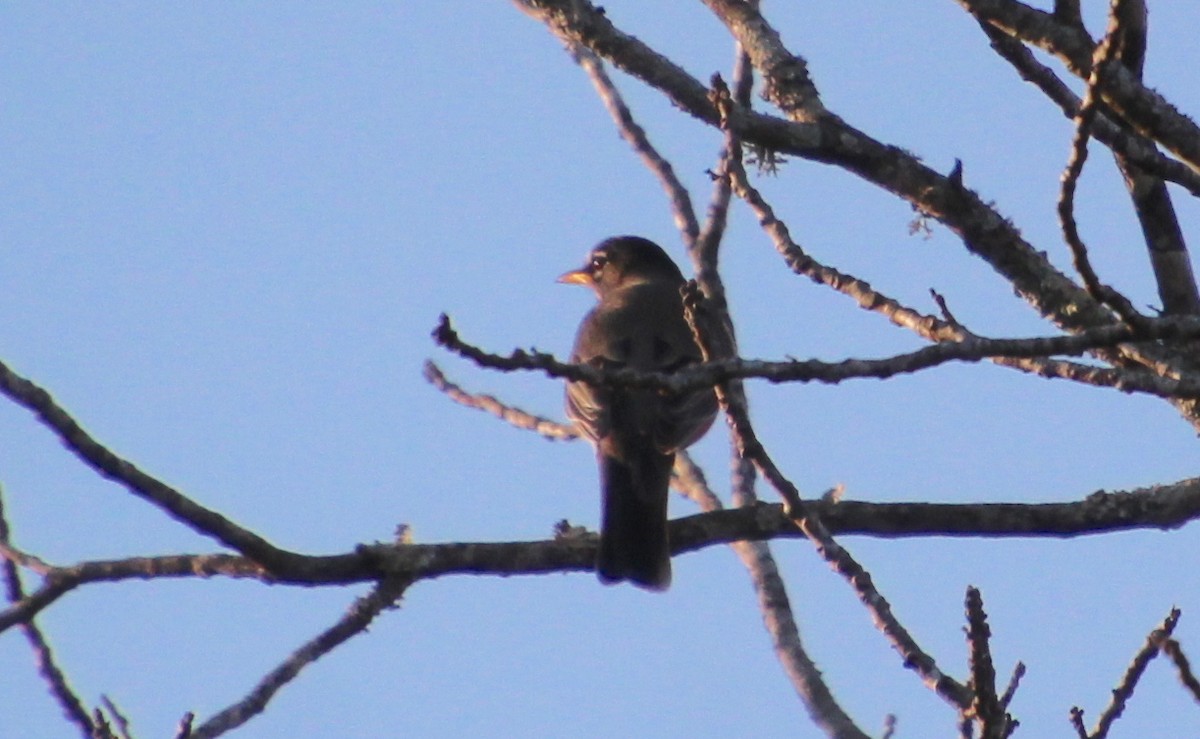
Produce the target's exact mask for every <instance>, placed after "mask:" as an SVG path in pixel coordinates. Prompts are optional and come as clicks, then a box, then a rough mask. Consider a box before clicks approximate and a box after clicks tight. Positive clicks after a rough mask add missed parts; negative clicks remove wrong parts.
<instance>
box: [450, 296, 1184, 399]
mask: <svg viewBox="0 0 1200 739" xmlns="http://www.w3.org/2000/svg"><path fill="white" fill-rule="evenodd" d="M433 338H434V340H435V341H436V342H437V343H438V344H439V345H441V346H442V347H445V348H446V349H448V350H450V351H453V352H455V353H456V354H460V355H462V356H464V357H467V358H468V359H471V360H472V361H474V362H475V363H477V364H479V365H480V366H482V367H488V368H490V369H496V370H501V371H505V372H511V371H520V370H536V371H541V372H544V373H546V374H547V375H548V376H550V377H557V378H565V379H568V380H574V381H585V382H591V383H595V384H600V385H603V384H619V385H633V386H637V387H654V388H662V389H665V390H670V391H672V392H684V391H687V390H694V389H696V388H700V387H711V386H713V385H716V384H718V383H722V382H728V381H729V380H734V379H747V378H752V377H755V378H760V379H765V380H769V381H770V382H776V383H777V382H824V383H830V384H835V383H839V382H842V381H844V380H849V379H855V378H876V379H887V378H889V377H894V376H895V375H899V374H908V373H913V372H918V371H920V370H924V369H929V368H931V367H936V366H938V365H941V364H946V363H947V362H977V361H980V360H983V359H999V358H1018V359H1019V358H1031V357H1047V356H1053V355H1067V356H1075V355H1081V354H1084V353H1086V352H1088V351H1090V350H1093V349H1100V348H1105V347H1114V346H1117V345H1119V344H1128V343H1139V342H1145V341H1150V340H1173V339H1178V340H1183V339H1193V338H1200V318H1195V317H1170V318H1157V319H1147V320H1146V321H1145V322H1144V325H1139V328H1138V329H1134V328H1131V327H1129V326H1125V325H1110V326H1102V327H1100V328H1094V329H1088V330H1085V331H1081V332H1079V333H1078V334H1072V335H1069V336H1051V337H1031V338H1015V339H986V338H980V337H975V336H971V337H968V338H965V339H963V340H962V341H956V342H939V343H936V344H933V345H930V346H926V347H922V348H921V349H918V350H916V351H913V352H908V353H906V354H898V355H895V356H892V357H887V358H885V359H846V360H843V361H841V362H823V361H820V360H817V359H806V360H791V361H784V362H770V361H764V360H757V359H728V360H720V361H715V362H705V363H703V364H699V365H695V366H692V367H688V368H685V369H681V370H678V371H676V372H673V373H669V374H667V373H648V372H636V371H634V370H628V369H620V370H608V369H602V368H599V367H593V366H589V365H581V364H568V363H566V362H561V361H559V360H557V359H555V358H554V356H553V355H550V354H545V353H542V352H537V351H530V352H527V351H525V350H523V349H517V350H515V351H513V352H511V353H510V354H509V355H508V356H501V355H498V354H491V353H489V352H486V351H484V350H482V349H479V348H478V347H475V346H473V345H471V344H468V343H466V342H464V341H463V340H462V339H461V338H460V337H459V336H458V333H457V332H456V331H455V330H454V328H453V327H452V326H451V325H450V319H449V318H448V317H447V316H446V315H445V314H443V315H442V316H441V318H440V319H439V321H438V325H437V328H435V329H434V331H433ZM1054 376H1055V377H1065V375H1054ZM1169 382H1171V386H1172V387H1173V389H1174V392H1173V393H1171V397H1189V398H1190V397H1200V381H1198V380H1196V379H1192V378H1190V377H1181V378H1177V379H1173V380H1171V381H1169ZM1117 386H1118V387H1119V388H1120V389H1122V390H1129V391H1143V392H1148V390H1146V389H1145V388H1143V387H1137V386H1136V383H1133V382H1131V383H1128V384H1118V385H1117Z"/></svg>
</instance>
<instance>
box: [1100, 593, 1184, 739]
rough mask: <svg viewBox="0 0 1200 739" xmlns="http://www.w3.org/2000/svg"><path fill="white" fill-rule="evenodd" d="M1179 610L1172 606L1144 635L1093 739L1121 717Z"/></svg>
mask: <svg viewBox="0 0 1200 739" xmlns="http://www.w3.org/2000/svg"><path fill="white" fill-rule="evenodd" d="M1179 616H1180V611H1179V609H1178V608H1172V609H1171V612H1170V613H1169V614H1168V615H1167V617H1166V618H1165V619H1163V622H1162V625H1161V626H1159V627H1158V628H1157V629H1155V630H1154V631H1152V632H1150V635H1149V636H1147V637H1146V643H1145V644H1143V645H1142V648H1141V649H1139V650H1138V653H1137V654H1136V655H1134V657H1133V661H1132V662H1130V663H1129V667H1128V669H1126V670H1125V674H1124V675H1123V676H1122V677H1121V682H1120V684H1119V685H1117V687H1116V688H1115V689H1114V690H1113V692H1112V700H1111V701H1110V702H1109V704H1108V707H1106V708H1105V709H1104V711H1103V713H1101V714H1100V718H1099V719H1097V720H1096V727H1095V728H1094V729H1093V730H1092V734H1091V735H1092V737H1094V739H1103V738H1104V737H1106V736H1108V730H1109V729H1110V728H1111V727H1112V724H1113V722H1114V721H1116V720H1117V719H1118V718H1120V717H1121V714H1122V713H1124V711H1125V705H1126V704H1127V703H1128V702H1129V699H1130V698H1132V697H1133V691H1134V689H1135V688H1136V687H1137V684H1138V680H1140V679H1141V677H1142V674H1143V673H1144V672H1145V671H1146V667H1147V666H1148V665H1149V664H1150V660H1152V659H1154V658H1155V657H1157V656H1158V653H1159V650H1160V648H1161V646H1162V643H1163V641H1164V640H1165V639H1167V638H1168V637H1170V636H1171V634H1172V632H1174V631H1175V625H1176V624H1177V623H1179Z"/></svg>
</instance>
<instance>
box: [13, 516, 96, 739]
mask: <svg viewBox="0 0 1200 739" xmlns="http://www.w3.org/2000/svg"><path fill="white" fill-rule="evenodd" d="M9 537H10V531H9V526H8V516H7V515H6V514H5V512H4V499H3V495H0V545H3V546H4V547H5V549H7V548H8V542H9ZM0 579H2V580H3V581H4V590H5V598H6V599H7V600H8V602H9V603H11V604H18V603H21V602H23V601H24V600H26V595H25V591H24V587H23V586H22V585H21V575H20V573H19V572H17V566H16V564H15V563H14V561H13V559H11V558H9V557H7V556H5V557H4V559H3V562H2V563H0ZM0 630H2V629H0ZM21 630H22V631H23V632H24V633H25V639H26V640H27V641H28V642H29V646H30V647H31V648H32V649H33V656H34V661H35V662H36V663H37V667H38V674H40V675H41V676H42V678H43V679H44V680H45V681H46V686H47V687H48V688H49V689H50V694H51V695H53V696H54V699H55V700H56V701H58V705H59V707H61V708H62V712H63V715H64V716H66V718H67V720H68V721H69V722H71V723H72V724H74V725H75V728H76V729H78V731H79V733H80V734H81V735H82V736H83V738H84V739H89V738H90V737H91V736H92V732H93V730H94V729H95V726H93V724H92V719H91V717H90V716H89V715H88V712H87V709H86V708H84V706H83V701H81V700H80V699H79V696H78V695H77V694H76V693H75V690H74V689H73V688H72V687H71V686H70V684H69V683H68V682H67V676H66V675H65V674H64V673H63V671H62V670H61V669H60V668H59V666H58V662H57V660H55V659H54V652H53V651H52V650H51V649H50V642H48V641H47V640H46V637H45V635H44V634H42V630H41V629H39V628H38V627H37V625H36V624H35V623H34V622H33V616H32V614H31V615H30V617H29V618H28V619H26V620H25V621H24V622H23V623H22V624H21Z"/></svg>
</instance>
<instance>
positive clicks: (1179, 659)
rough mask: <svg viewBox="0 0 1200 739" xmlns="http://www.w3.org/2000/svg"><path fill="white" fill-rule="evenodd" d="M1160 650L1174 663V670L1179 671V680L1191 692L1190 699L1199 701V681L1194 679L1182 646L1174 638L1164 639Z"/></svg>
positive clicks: (1194, 676)
mask: <svg viewBox="0 0 1200 739" xmlns="http://www.w3.org/2000/svg"><path fill="white" fill-rule="evenodd" d="M1162 651H1163V652H1164V653H1165V654H1166V655H1167V656H1168V657H1170V658H1171V661H1172V662H1173V663H1175V670H1176V671H1177V672H1178V673H1179V681H1180V682H1181V683H1183V686H1184V687H1185V688H1187V689H1188V692H1190V693H1191V694H1192V699H1193V700H1195V701H1196V702H1198V703H1200V681H1198V680H1197V679H1196V675H1195V673H1193V672H1192V666H1191V664H1190V663H1189V662H1188V658H1187V655H1186V654H1184V653H1183V647H1181V646H1180V645H1179V642H1178V641H1176V640H1175V639H1164V640H1163V644H1162Z"/></svg>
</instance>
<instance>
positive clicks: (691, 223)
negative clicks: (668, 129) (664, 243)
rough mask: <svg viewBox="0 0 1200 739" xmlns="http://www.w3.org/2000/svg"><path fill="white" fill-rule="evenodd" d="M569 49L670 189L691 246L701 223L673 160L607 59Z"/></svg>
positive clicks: (623, 134) (673, 209) (573, 46)
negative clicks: (640, 119) (636, 112)
mask: <svg viewBox="0 0 1200 739" xmlns="http://www.w3.org/2000/svg"><path fill="white" fill-rule="evenodd" d="M568 51H569V52H570V54H571V57H572V58H573V59H574V60H575V61H576V63H578V64H579V66H581V67H583V70H584V71H585V72H587V75H588V77H589V78H590V79H591V81H592V86H593V87H595V88H596V93H597V94H598V95H599V96H600V100H601V101H602V102H603V103H604V107H605V108H606V109H607V110H608V114H609V115H610V116H611V117H612V119H613V122H614V123H615V124H616V126H617V130H618V131H619V132H620V134H621V138H623V139H625V141H626V142H628V143H629V145H630V146H632V147H633V150H634V151H635V152H636V153H637V155H638V156H639V157H640V158H641V160H642V163H643V164H645V165H646V168H647V169H649V170H650V171H651V172H652V173H653V174H654V176H655V177H656V178H657V179H658V182H659V184H660V185H661V186H662V188H663V190H664V191H665V192H666V193H667V198H668V200H670V202H671V212H672V213H673V214H674V216H675V225H676V226H677V227H678V228H679V231H680V233H682V234H683V237H684V243H685V244H686V245H688V247H689V248H690V247H691V245H692V244H694V243H695V242H696V238H697V237H698V236H699V234H700V226H699V224H698V223H697V222H696V211H695V209H693V208H692V198H691V196H690V195H689V194H688V191H687V188H686V187H684V186H683V183H682V182H680V181H679V177H678V176H677V175H676V174H675V169H674V168H673V167H672V166H671V163H670V162H668V161H667V160H666V159H665V158H664V157H663V156H662V154H660V153H659V152H658V149H657V148H655V146H654V145H653V144H651V143H650V138H649V137H648V136H647V135H646V130H645V129H644V128H642V127H641V126H640V125H638V123H637V121H636V120H634V118H633V113H631V112H630V110H629V106H628V105H626V104H625V99H624V98H623V97H622V96H621V93H620V92H619V91H618V90H617V87H616V85H614V84H613V82H612V79H611V78H609V76H608V73H607V72H605V71H604V63H603V62H602V61H601V60H600V58H599V57H598V56H596V55H595V54H594V53H593V52H592V51H591V50H590V49H588V48H587V47H585V46H583V45H582V44H577V43H573V44H569V45H568Z"/></svg>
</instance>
